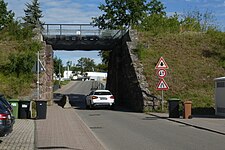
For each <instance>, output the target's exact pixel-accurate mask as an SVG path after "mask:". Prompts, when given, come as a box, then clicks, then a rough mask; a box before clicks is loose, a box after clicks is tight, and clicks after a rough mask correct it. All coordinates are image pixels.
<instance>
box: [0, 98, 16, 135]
mask: <svg viewBox="0 0 225 150" xmlns="http://www.w3.org/2000/svg"><path fill="white" fill-rule="evenodd" d="M14 122H15V117H14V116H13V115H12V107H11V105H10V104H9V103H8V101H7V100H6V99H5V98H4V96H3V95H2V94H1V95H0V137H3V136H6V135H8V134H9V133H11V132H12V130H13V124H14Z"/></svg>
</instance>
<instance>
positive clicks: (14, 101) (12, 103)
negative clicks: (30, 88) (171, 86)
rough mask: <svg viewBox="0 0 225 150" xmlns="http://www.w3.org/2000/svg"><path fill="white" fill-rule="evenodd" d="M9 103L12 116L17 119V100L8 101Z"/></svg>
mask: <svg viewBox="0 0 225 150" xmlns="http://www.w3.org/2000/svg"><path fill="white" fill-rule="evenodd" d="M8 101H9V103H10V104H11V106H12V109H13V116H14V117H15V118H16V119H18V113H19V99H9V100H8Z"/></svg>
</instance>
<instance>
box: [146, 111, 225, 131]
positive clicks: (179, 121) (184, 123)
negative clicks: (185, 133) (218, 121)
mask: <svg viewBox="0 0 225 150" xmlns="http://www.w3.org/2000/svg"><path fill="white" fill-rule="evenodd" d="M149 115H151V116H154V117H157V118H161V119H167V120H168V121H172V122H176V123H180V124H183V125H186V126H190V127H194V128H197V129H201V130H205V131H209V132H213V133H217V134H220V135H225V133H224V132H221V131H217V130H214V129H209V128H206V127H203V126H200V125H194V124H191V123H187V122H184V121H182V119H181V120H177V119H179V118H177V119H173V118H169V117H165V116H159V115H156V114H151V113H150V114H149Z"/></svg>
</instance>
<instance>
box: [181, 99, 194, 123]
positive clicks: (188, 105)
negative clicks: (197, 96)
mask: <svg viewBox="0 0 225 150" xmlns="http://www.w3.org/2000/svg"><path fill="white" fill-rule="evenodd" d="M191 108H192V102H191V101H185V102H184V113H183V118H184V119H191V118H192V115H191Z"/></svg>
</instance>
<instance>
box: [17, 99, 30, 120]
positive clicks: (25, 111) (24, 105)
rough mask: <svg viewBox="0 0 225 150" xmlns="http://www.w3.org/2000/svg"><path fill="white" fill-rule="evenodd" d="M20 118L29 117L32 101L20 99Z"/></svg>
mask: <svg viewBox="0 0 225 150" xmlns="http://www.w3.org/2000/svg"><path fill="white" fill-rule="evenodd" d="M18 115H19V117H18V118H19V119H28V118H29V116H30V101H29V100H20V101H19V114H18Z"/></svg>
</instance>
